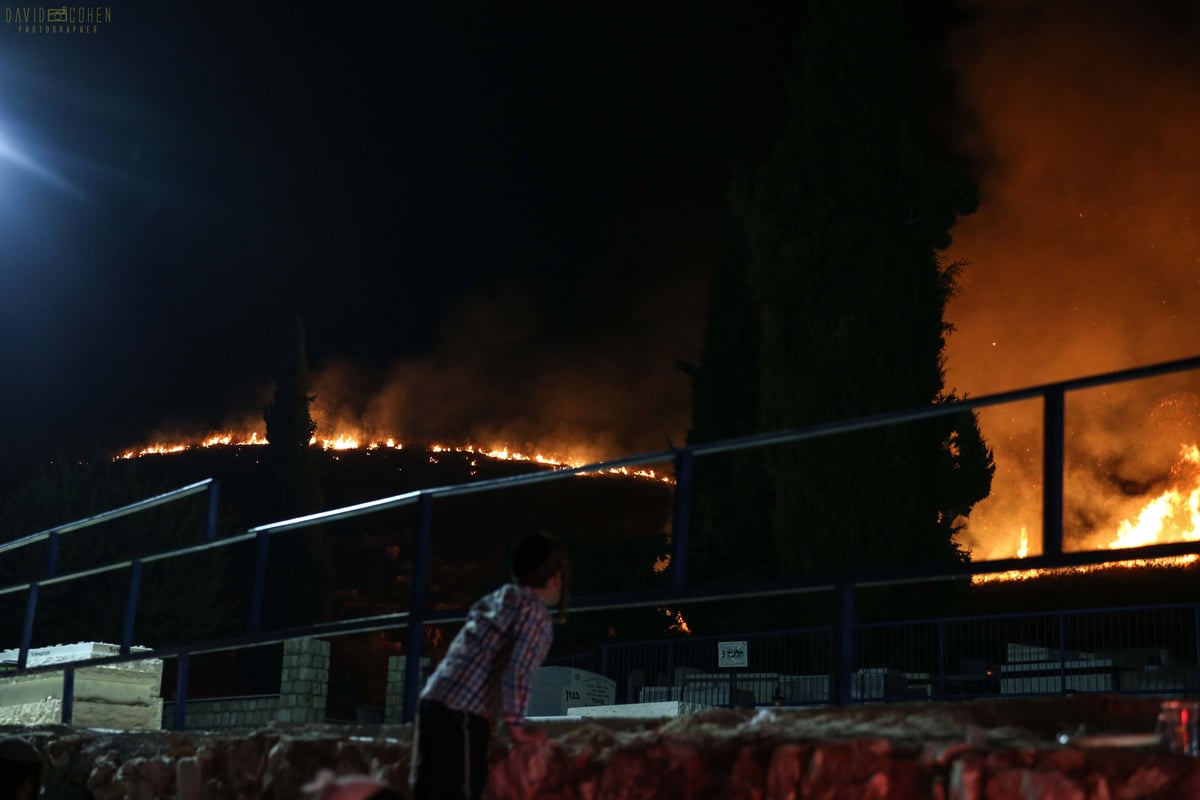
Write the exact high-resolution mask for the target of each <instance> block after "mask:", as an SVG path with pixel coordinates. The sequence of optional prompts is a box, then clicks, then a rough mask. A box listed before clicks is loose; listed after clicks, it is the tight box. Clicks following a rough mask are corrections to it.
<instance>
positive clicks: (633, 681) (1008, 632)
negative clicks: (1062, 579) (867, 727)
mask: <svg viewBox="0 0 1200 800" xmlns="http://www.w3.org/2000/svg"><path fill="white" fill-rule="evenodd" d="M833 633H834V631H833V628H831V627H820V626H818V627H809V628H797V629H792V630H779V631H767V632H757V633H749V634H738V633H730V634H723V635H719V636H694V637H688V638H671V639H663V640H659V641H646V642H623V643H617V644H606V645H603V646H601V647H600V648H599V649H597V650H596V651H595V652H591V653H584V654H577V655H572V656H568V657H562V658H556V659H552V660H550V661H548V662H547V663H548V664H551V665H556V666H566V667H572V668H574V669H584V670H588V671H591V672H595V673H598V674H601V675H604V676H605V677H607V678H609V679H611V680H613V681H614V682H615V684H616V700H617V702H618V703H636V702H659V701H668V700H669V701H678V702H683V703H692V704H696V705H718V706H733V705H741V706H762V705H812V704H824V703H829V702H832V701H834V700H835V698H834V696H833V694H832V692H831V687H832V686H833V684H834V680H835V672H836V662H835V660H834V655H833ZM729 644H734V645H736V646H737V647H739V648H740V649H741V651H742V656H743V658H744V659H745V661H746V664H745V666H740V667H722V666H721V664H720V655H719V653H720V651H721V649H722V646H723V645H729ZM1198 648H1200V604H1197V603H1190V604H1178V605H1154V606H1130V607H1122V608H1099V609H1088V610H1069V611H1045V612H1034V613H1013V614H991V615H980V616H964V617H944V618H936V619H924V620H911V621H905V622H888V623H871V624H860V625H857V626H856V629H855V635H854V653H855V664H854V669H853V670H852V671H851V672H850V682H849V687H850V695H851V699H852V700H853V701H855V702H859V701H862V702H867V701H873V702H878V701H902V700H951V699H968V698H983V697H1015V696H1030V695H1046V694H1067V693H1071V692H1122V693H1134V694H1139V693H1140V694H1154V695H1163V696H1167V695H1178V694H1196V693H1200V650H1198Z"/></svg>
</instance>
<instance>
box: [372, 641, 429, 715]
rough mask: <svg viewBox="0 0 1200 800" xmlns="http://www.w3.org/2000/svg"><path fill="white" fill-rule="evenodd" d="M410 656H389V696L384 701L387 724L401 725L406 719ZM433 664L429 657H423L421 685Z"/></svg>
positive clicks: (427, 676)
mask: <svg viewBox="0 0 1200 800" xmlns="http://www.w3.org/2000/svg"><path fill="white" fill-rule="evenodd" d="M407 663H408V656H389V657H388V671H387V697H386V698H385V699H384V703H383V721H384V723H385V724H387V725H399V724H400V723H401V722H403V721H404V670H405V665H406V664H407ZM432 671H433V666H432V665H431V664H430V661H429V659H428V658H422V659H421V672H420V675H421V685H422V686H424V685H425V681H426V680H427V679H428V678H429V673H430V672H432Z"/></svg>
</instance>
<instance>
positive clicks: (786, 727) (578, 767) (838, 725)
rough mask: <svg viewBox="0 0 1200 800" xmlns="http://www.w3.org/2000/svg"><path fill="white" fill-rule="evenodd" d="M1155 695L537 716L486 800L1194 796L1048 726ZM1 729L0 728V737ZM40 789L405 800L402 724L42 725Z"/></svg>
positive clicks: (1093, 728)
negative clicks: (394, 796) (204, 728)
mask: <svg viewBox="0 0 1200 800" xmlns="http://www.w3.org/2000/svg"><path fill="white" fill-rule="evenodd" d="M1157 711H1158V701H1156V700H1147V699H1129V698H1111V697H1097V696H1088V697H1078V698H1073V699H1066V700H1064V699H1058V698H1055V699H1047V700H1020V701H1017V700H1011V701H999V702H997V701H979V702H964V703H955V704H932V703H922V704H916V703H914V704H887V705H875V706H861V707H854V708H850V709H845V710H841V709H830V708H822V709H813V710H805V711H800V710H790V709H762V710H759V711H757V712H755V711H753V710H744V711H730V710H714V711H709V712H705V713H702V714H694V715H689V716H686V717H679V718H677V719H674V720H670V721H665V722H663V721H657V722H644V721H643V722H630V721H619V720H603V721H601V720H594V721H593V720H586V721H582V722H555V723H550V724H547V725H546V726H545V731H546V732H547V734H548V737H547V738H546V739H545V740H544V741H541V742H535V743H531V744H528V745H522V746H520V747H516V748H509V747H508V746H506V745H505V744H503V743H500V742H496V743H495V746H494V747H493V749H492V752H491V763H492V770H491V778H490V783H489V787H488V793H487V797H489V798H491V799H492V800H501V799H503V800H509V798H512V799H513V800H552V799H555V800H556V799H558V798H561V799H562V800H608V799H609V798H613V799H614V800H634V799H635V798H646V799H647V800H649V799H650V798H655V799H657V798H667V799H668V800H672V799H677V800H693V799H695V800H698V799H699V798H732V799H733V800H751V799H753V800H784V799H785V798H786V799H787V800H800V799H801V798H822V800H837V799H838V798H846V799H847V800H849V798H866V799H868V800H883V799H884V798H895V799H896V800H909V799H910V798H937V800H1002V799H1005V800H1006V799H1007V798H1022V799H1024V798H1029V799H1030V800H1033V799H1034V798H1037V800H1102V799H1103V800H1108V799H1109V798H1112V799H1115V798H1124V799H1125V800H1135V799H1136V798H1147V800H1149V798H1156V799H1157V800H1173V799H1174V798H1181V799H1182V798H1196V797H1200V761H1197V759H1195V758H1192V757H1189V756H1184V755H1172V754H1169V753H1166V752H1164V751H1163V750H1162V749H1161V748H1157V747H1142V748H1118V747H1088V746H1083V745H1082V744H1079V745H1069V746H1061V745H1059V744H1057V743H1056V739H1055V736H1056V733H1057V731H1059V730H1064V729H1065V730H1067V731H1070V732H1074V731H1078V730H1081V729H1083V730H1087V731H1089V732H1092V733H1104V732H1146V731H1147V730H1151V731H1152V730H1153V727H1154V719H1155V717H1156V715H1157ZM10 731H11V729H10V730H9V731H3V732H5V733H7V732H10ZM24 733H26V735H30V736H31V737H32V738H33V739H34V740H35V741H36V743H37V746H38V748H39V750H41V751H42V752H43V754H44V756H45V758H46V760H47V773H46V774H47V787H46V789H47V791H46V795H45V796H46V798H47V800H66V798H71V800H77V798H81V797H87V796H88V795H87V794H86V793H90V794H91V796H93V797H95V798H97V800H122V799H123V798H129V800H142V799H143V798H145V799H146V800H150V798H163V800H168V799H169V798H179V799H180V800H234V798H237V800H250V799H251V798H261V799H262V800H266V799H267V798H270V799H271V800H283V798H298V797H299V796H300V792H299V788H300V786H301V785H303V783H304V782H306V781H307V780H309V779H310V778H311V777H312V776H313V775H314V774H315V773H316V771H317V770H318V769H321V768H331V769H333V770H334V771H336V772H338V773H340V774H349V773H357V774H368V775H372V776H374V777H376V778H378V779H381V780H383V781H385V782H388V783H391V784H392V785H393V786H395V787H396V788H397V789H399V790H400V791H401V793H402V794H403V795H407V783H406V778H407V774H408V767H409V759H410V740H411V728H409V727H408V726H387V725H385V726H372V727H362V726H359V727H351V726H347V727H340V726H329V725H294V724H287V725H285V724H276V725H274V726H272V727H271V728H269V729H267V730H260V731H255V732H251V733H247V734H245V735H241V736H237V735H233V734H218V733H190V732H188V733H165V732H144V733H143V732H128V733H124V734H114V733H105V732H99V731H87V730H75V729H70V728H63V727H44V728H37V729H27V730H25V731H24Z"/></svg>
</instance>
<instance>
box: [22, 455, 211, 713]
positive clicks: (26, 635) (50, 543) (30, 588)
mask: <svg viewBox="0 0 1200 800" xmlns="http://www.w3.org/2000/svg"><path fill="white" fill-rule="evenodd" d="M217 487H218V484H217V482H216V481H215V480H213V479H212V478H206V479H205V480H202V481H197V482H196V483H192V484H189V485H187V486H184V487H182V488H179V489H175V490H173V491H170V492H164V493H163V494H160V495H155V496H154V497H150V498H147V499H145V500H140V501H138V502H136V503H130V504H129V505H127V506H121V507H120V508H115V509H113V510H111V511H104V512H101V513H99V514H95V515H93V516H90V517H85V518H84V519H81V520H76V521H74V522H68V523H65V524H63V525H58V526H55V527H53V528H48V529H46V530H44V531H39V532H37V533H32V534H30V535H28V536H22V537H21V538H19V539H13V540H12V541H8V542H4V543H2V544H0V554H4V553H7V552H11V551H13V550H17V549H20V548H22V547H28V546H29V545H33V544H37V543H38V542H46V545H47V547H46V550H47V554H46V569H45V578H44V579H42V580H40V581H31V582H29V583H27V584H18V585H16V586H8V587H5V588H4V589H0V594H9V593H12V592H21V591H23V592H26V593H27V600H26V605H25V622H24V624H23V625H22V628H21V644H20V649H19V652H18V656H17V669H24V668H25V666H26V664H27V662H28V659H29V648H30V646H31V644H32V640H33V623H34V619H35V617H36V616H37V607H38V594H39V592H40V589H41V587H42V586H49V585H52V584H56V583H66V582H70V581H74V580H79V579H80V578H84V577H88V576H91V575H99V574H101V573H103V572H111V571H114V570H118V569H125V568H128V569H129V571H130V578H129V595H128V599H127V600H126V606H125V616H124V622H123V624H122V626H121V631H122V634H121V652H122V653H128V652H129V648H130V647H131V646H132V641H131V640H132V638H133V630H134V622H135V620H136V618H137V603H138V595H139V593H140V590H141V581H142V564H143V563H144V562H146V561H153V560H157V559H161V558H164V557H165V556H149V557H147V558H141V559H134V560H132V561H128V562H122V563H120V564H113V565H110V566H107V567H98V568H95V569H89V570H84V571H81V572H75V573H71V574H70V575H62V576H59V575H58V540H59V537H60V536H62V535H63V534H66V533H72V532H74V531H79V530H83V529H85V528H90V527H93V526H96V525H101V524H103V523H106V522H112V521H113V520H116V519H120V518H121V517H127V516H129V515H131V514H140V513H142V512H144V511H149V510H150V509H152V508H156V507H158V506H161V505H166V504H167V503H174V502H176V501H178V500H182V499H184V498H186V497H191V496H192V495H196V494H200V493H201V492H207V493H208V517H207V525H206V528H205V538H206V539H207V540H208V541H209V542H213V541H214V540H215V539H216V536H217V498H218V488H217ZM65 691H66V689H64V692H65ZM63 713H64V714H65V715H67V716H68V717H69V714H70V712H69V710H67V706H66V704H65V703H64V712H63ZM65 721H68V720H66V719H64V722H65Z"/></svg>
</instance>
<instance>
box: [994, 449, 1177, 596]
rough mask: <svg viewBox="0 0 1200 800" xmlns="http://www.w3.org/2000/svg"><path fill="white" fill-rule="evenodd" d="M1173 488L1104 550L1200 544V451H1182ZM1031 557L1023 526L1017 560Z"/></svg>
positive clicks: (1126, 522)
mask: <svg viewBox="0 0 1200 800" xmlns="http://www.w3.org/2000/svg"><path fill="white" fill-rule="evenodd" d="M1171 478H1172V486H1171V487H1170V488H1168V489H1166V490H1165V491H1163V492H1162V493H1160V494H1159V495H1157V496H1155V497H1153V498H1151V499H1150V500H1149V501H1146V502H1144V503H1143V504H1142V505H1141V507H1140V508H1139V509H1138V510H1137V512H1136V513H1134V514H1132V515H1131V516H1129V517H1126V518H1125V519H1123V520H1122V521H1121V523H1120V525H1118V526H1117V530H1116V532H1115V534H1113V535H1112V536H1113V538H1112V539H1111V540H1109V541H1107V542H1104V541H1103V540H1101V543H1100V546H1101V548H1107V549H1111V550H1121V549H1125V548H1129V547H1145V546H1147V545H1153V544H1166V543H1170V542H1194V541H1197V540H1200V447H1197V446H1196V445H1194V444H1190V445H1189V444H1185V445H1182V446H1181V447H1180V452H1179V460H1178V461H1177V462H1176V464H1175V467H1174V468H1173V469H1172V471H1171ZM1028 555H1029V534H1028V531H1027V530H1026V528H1025V526H1021V534H1020V544H1019V545H1018V547H1017V550H1016V556H1017V558H1025V557H1026V556H1028ZM1196 560H1197V556H1194V555H1188V556H1178V557H1174V558H1160V559H1154V560H1153V561H1147V560H1145V559H1134V560H1128V561H1115V562H1112V563H1109V564H1101V565H1096V566H1087V567H1070V568H1066V569H1061V570H1039V569H1031V570H1010V571H1008V572H1001V573H995V574H992V575H978V576H976V577H975V578H974V581H975V582H976V583H988V582H991V581H1013V580H1028V579H1030V578H1038V577H1043V576H1045V575H1049V574H1065V573H1084V572H1094V571H1097V570H1102V569H1133V568H1138V567H1146V566H1179V567H1182V566H1187V565H1189V564H1192V563H1195V561H1196Z"/></svg>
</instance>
